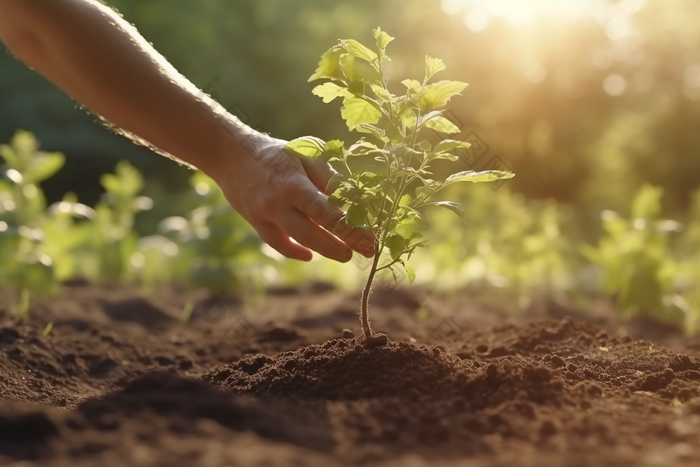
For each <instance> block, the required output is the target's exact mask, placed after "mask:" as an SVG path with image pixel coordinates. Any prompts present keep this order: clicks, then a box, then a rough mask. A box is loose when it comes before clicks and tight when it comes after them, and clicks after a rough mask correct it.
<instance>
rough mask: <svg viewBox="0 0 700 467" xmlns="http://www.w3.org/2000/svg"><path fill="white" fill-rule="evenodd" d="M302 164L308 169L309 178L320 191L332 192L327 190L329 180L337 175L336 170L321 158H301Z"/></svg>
mask: <svg viewBox="0 0 700 467" xmlns="http://www.w3.org/2000/svg"><path fill="white" fill-rule="evenodd" d="M301 165H302V166H303V167H304V170H305V171H306V175H308V176H309V180H311V183H313V184H314V185H315V186H316V188H318V190H319V191H321V192H323V193H326V194H327V195H329V194H330V192H328V191H327V190H326V186H327V185H328V180H330V179H331V177H332V176H333V175H335V173H336V172H335V170H333V168H332V167H331V166H330V165H328V163H326V162H323V161H321V160H319V159H301Z"/></svg>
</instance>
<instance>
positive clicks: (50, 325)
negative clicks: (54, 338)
mask: <svg viewBox="0 0 700 467" xmlns="http://www.w3.org/2000/svg"><path fill="white" fill-rule="evenodd" d="M51 330H53V321H52V322H50V323H49V324H47V325H46V327H45V328H44V332H42V333H41V334H42V335H43V336H44V337H46V336H48V335H49V334H51Z"/></svg>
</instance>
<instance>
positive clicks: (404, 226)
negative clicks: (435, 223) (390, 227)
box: [396, 217, 419, 240]
mask: <svg viewBox="0 0 700 467" xmlns="http://www.w3.org/2000/svg"><path fill="white" fill-rule="evenodd" d="M418 228H419V225H418V221H417V220H416V219H415V218H414V217H409V218H407V219H403V220H401V221H400V222H399V223H398V225H397V226H396V233H397V234H399V235H401V236H402V237H403V238H405V239H406V240H410V239H411V237H413V235H414V234H416V233H418Z"/></svg>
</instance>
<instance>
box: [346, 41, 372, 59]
mask: <svg viewBox="0 0 700 467" xmlns="http://www.w3.org/2000/svg"><path fill="white" fill-rule="evenodd" d="M341 44H342V45H343V47H345V50H347V51H348V53H350V54H352V55H354V56H355V57H358V58H361V59H363V60H367V61H368V62H373V61H375V60H376V59H377V54H376V53H374V51H373V50H372V49H370V48H368V47H365V46H364V45H362V44H360V43H359V42H357V41H356V40H355V39H346V40H344V41H341Z"/></svg>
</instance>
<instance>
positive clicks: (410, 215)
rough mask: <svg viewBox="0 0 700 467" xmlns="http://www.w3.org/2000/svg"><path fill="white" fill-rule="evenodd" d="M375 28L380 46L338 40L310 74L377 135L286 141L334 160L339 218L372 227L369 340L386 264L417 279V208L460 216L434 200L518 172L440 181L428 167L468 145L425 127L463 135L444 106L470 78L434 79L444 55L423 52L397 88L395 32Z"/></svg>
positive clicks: (357, 124)
mask: <svg viewBox="0 0 700 467" xmlns="http://www.w3.org/2000/svg"><path fill="white" fill-rule="evenodd" d="M373 32H374V38H375V40H376V51H375V50H372V49H370V48H368V47H365V46H364V45H362V44H360V43H359V42H357V41H355V40H353V39H347V40H341V41H340V42H339V43H338V44H337V45H335V46H334V47H332V48H331V49H329V50H328V51H327V52H326V53H324V54H323V55H322V56H321V60H320V62H319V64H318V68H317V69H316V72H315V73H314V74H313V75H312V76H311V78H309V81H314V80H318V79H327V80H329V81H327V82H326V83H324V84H321V85H319V86H316V87H315V88H314V89H313V91H312V92H313V94H315V95H317V96H319V97H321V98H323V102H325V103H329V102H332V101H333V100H335V99H336V98H341V99H342V100H343V106H342V107H341V109H340V114H341V117H342V118H343V119H344V120H345V122H346V124H347V126H348V128H349V129H350V130H351V131H356V132H358V133H362V134H365V135H368V136H369V137H372V138H373V141H369V140H367V139H365V137H362V138H361V139H360V140H359V141H357V142H356V143H354V144H352V145H351V146H350V147H349V148H346V147H345V143H344V142H342V141H339V140H331V141H328V142H326V141H323V140H321V139H319V138H316V137H313V136H306V137H302V138H297V139H295V140H293V141H290V142H289V143H288V144H287V145H286V146H285V150H286V151H287V152H288V153H289V154H292V155H294V156H298V157H307V158H322V159H323V160H325V161H327V162H329V163H330V164H331V165H332V166H333V168H334V169H336V171H337V174H335V175H334V176H333V177H332V178H331V179H330V181H329V182H328V191H332V194H331V195H330V197H329V201H330V202H331V203H333V204H335V205H337V206H340V207H342V208H346V209H345V216H344V217H343V219H342V221H341V222H343V221H344V223H345V224H347V225H348V226H350V227H359V228H365V229H369V230H371V231H372V233H373V234H374V236H375V242H374V249H375V255H374V260H373V262H372V266H371V269H370V270H369V275H368V277H367V282H366V284H365V287H364V289H363V292H362V301H361V310H360V320H361V323H362V328H363V332H364V335H365V337H366V338H367V339H368V340H370V339H372V337H373V331H372V328H371V326H370V322H369V318H368V304H369V297H370V293H371V290H372V283H373V281H374V278H375V275H376V274H377V272H379V271H382V270H385V269H388V270H389V271H391V273H392V274H393V275H394V278H396V271H395V268H398V267H403V268H404V269H405V271H406V274H407V276H408V279H409V281H410V282H413V280H414V279H415V272H414V271H413V269H411V268H410V267H409V266H408V265H406V261H408V259H410V257H411V254H413V252H414V251H415V250H416V248H419V247H423V246H424V245H425V241H423V240H421V238H422V234H421V233H420V232H419V230H420V228H421V226H422V221H423V217H422V216H421V214H420V212H419V209H420V208H423V207H425V206H438V207H442V208H446V209H449V210H451V211H453V212H455V213H456V214H458V215H460V216H463V215H464V210H463V208H462V206H460V205H459V204H458V203H454V202H451V201H433V202H431V201H430V200H431V198H432V197H433V196H434V195H436V194H437V193H439V192H440V191H442V190H443V189H445V188H447V187H449V186H452V185H454V184H457V183H461V182H473V183H477V182H492V181H495V180H499V179H507V178H512V177H513V176H514V174H513V173H512V172H503V171H497V170H488V171H483V172H475V171H473V170H467V171H461V172H457V173H454V174H452V175H450V176H449V177H447V178H446V179H445V180H443V181H438V180H434V179H433V173H432V172H431V171H430V168H431V164H432V163H433V162H434V161H438V160H446V161H451V162H456V161H457V160H459V158H458V157H457V156H456V155H454V154H453V152H454V151H455V150H457V149H462V148H468V147H469V146H470V145H469V143H466V142H464V141H458V140H454V139H442V140H441V141H440V142H438V143H437V144H435V145H434V146H433V145H432V144H431V143H430V142H429V141H428V140H427V139H426V138H425V137H424V136H423V134H424V133H425V130H434V131H435V132H438V133H440V134H443V135H451V134H455V133H459V131H460V130H459V128H457V127H456V126H455V125H454V124H453V123H452V122H451V121H450V120H448V119H447V118H445V117H444V116H443V112H444V111H443V110H442V108H443V107H445V105H446V104H447V103H448V101H449V100H450V99H451V98H452V97H454V96H456V95H460V93H461V92H462V90H464V88H465V87H466V86H467V84H466V83H462V82H460V81H450V80H443V81H437V82H432V83H431V82H430V80H431V79H432V78H433V76H434V75H435V74H436V73H438V72H440V71H442V70H444V69H445V65H444V63H443V62H442V60H440V59H437V58H433V57H429V56H426V57H425V76H424V77H423V80H422V81H417V80H413V79H405V80H403V81H402V82H401V84H402V85H403V86H404V87H405V90H404V91H402V92H401V93H399V94H394V93H393V92H392V91H391V90H390V89H389V86H388V80H387V78H386V77H385V76H384V64H385V62H386V61H388V60H389V57H387V55H386V47H387V45H388V44H389V43H390V42H391V41H392V40H394V38H393V37H391V36H390V35H389V34H387V33H386V32H384V31H382V30H381V29H380V28H377V29H375V30H374V31H373ZM360 157H371V158H372V159H373V163H371V164H370V165H369V166H368V167H366V168H358V167H354V166H355V165H356V164H355V162H354V161H353V160H354V159H356V158H360ZM340 224H341V223H339V226H340ZM339 226H337V227H336V228H339Z"/></svg>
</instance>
